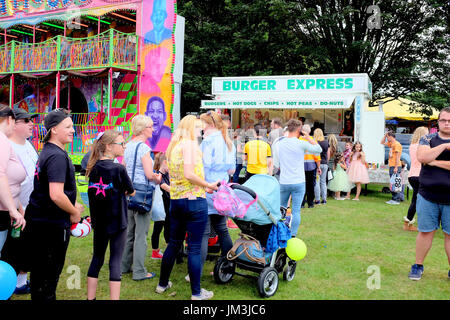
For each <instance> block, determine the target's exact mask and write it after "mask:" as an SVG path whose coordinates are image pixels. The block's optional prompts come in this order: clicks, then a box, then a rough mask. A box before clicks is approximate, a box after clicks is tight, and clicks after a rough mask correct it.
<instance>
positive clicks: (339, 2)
mask: <svg viewBox="0 0 450 320" xmlns="http://www.w3.org/2000/svg"><path fill="white" fill-rule="evenodd" d="M445 4H446V1H442V0H441V1H440V0H418V1H404V0H402V1H400V0H380V1H378V2H377V7H371V5H373V2H372V1H368V0H354V1H348V0H300V1H293V0H291V1H289V0H254V1H250V0H195V1H193V0H179V1H178V9H179V14H180V15H182V16H184V17H185V18H186V38H185V39H186V40H185V68H184V70H185V74H184V83H183V87H182V109H183V110H182V112H187V111H198V109H199V106H200V100H202V99H205V98H207V96H205V94H207V93H209V92H210V91H211V78H212V77H218V76H249V75H250V76H251V75H253V76H256V75H283V74H320V73H322V74H324V73H368V74H369V76H370V78H371V80H372V83H373V93H374V97H375V98H380V97H383V96H392V97H399V96H405V95H411V96H412V95H414V96H415V97H419V98H420V99H421V100H420V101H421V102H428V103H430V105H432V106H434V107H437V108H438V107H440V106H442V105H443V104H445V103H447V104H448V94H447V91H448V88H449V83H448V81H449V80H448V79H449V77H448V74H449V73H448V71H449V70H448V68H449V61H448V57H449V54H448V53H449V46H448V44H449V41H448V34H449V33H448V5H447V6H446V5H445ZM377 22H381V24H380V25H377Z"/></svg>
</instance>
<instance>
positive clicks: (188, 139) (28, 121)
mask: <svg viewBox="0 0 450 320" xmlns="http://www.w3.org/2000/svg"><path fill="white" fill-rule="evenodd" d="M449 116H450V109H449V108H445V109H444V110H442V111H441V114H440V116H439V128H440V131H439V133H436V134H433V135H428V132H427V130H426V128H418V129H417V130H416V132H415V133H414V136H413V140H412V144H411V148H410V153H411V159H412V168H411V170H410V173H409V181H410V184H411V186H413V189H414V193H413V199H412V202H411V205H410V208H409V210H408V215H407V216H406V217H405V218H404V222H405V227H404V229H405V230H414V228H413V226H412V224H413V222H414V215H415V212H416V211H417V213H418V221H419V226H418V227H419V228H418V229H419V235H418V238H417V247H416V263H415V264H414V265H413V266H412V268H411V272H410V275H409V278H410V279H413V280H419V279H420V278H421V274H422V272H423V261H424V259H425V257H426V254H427V252H428V250H429V248H430V247H431V242H432V239H433V235H434V232H435V230H436V229H437V228H439V225H440V224H442V226H443V229H444V232H445V248H446V252H447V256H448V257H449V262H450V235H449V232H450V231H449V230H450V227H449V221H450V218H449V213H450V211H449V210H448V207H449V205H450V201H449V198H448V197H449V194H450V189H449V188H450V186H449V185H448V181H450V179H448V178H450V176H448V175H449V172H450V168H449V165H448V161H449V160H450V158H449V152H450V147H449V145H450V142H449V141H450V129H449V128H450V120H449V119H448V117H449ZM32 118H33V116H32V115H30V114H28V113H26V112H25V111H23V110H18V111H13V110H11V109H10V108H8V107H6V106H0V146H1V147H2V150H3V151H4V152H3V153H1V154H0V188H1V189H2V192H1V193H0V258H2V259H5V260H7V261H10V262H11V264H12V265H13V267H14V269H15V270H16V272H17V273H18V280H17V288H16V294H22V293H31V299H32V300H55V299H56V287H57V285H58V281H59V277H60V274H61V272H62V268H63V266H64V262H65V257H66V252H67V248H68V245H69V241H70V226H71V225H72V224H74V223H78V222H80V220H81V214H82V213H83V210H84V206H83V205H81V204H79V203H77V201H76V196H77V188H76V181H75V169H74V166H73V164H72V162H71V160H70V158H69V156H68V154H67V152H66V151H65V146H66V145H67V144H69V143H71V142H72V141H73V134H74V129H73V122H72V120H71V118H70V115H69V114H68V112H66V111H65V110H63V109H57V110H54V111H52V112H50V113H49V114H48V115H47V116H46V117H45V119H44V126H45V128H46V130H47V134H46V136H45V137H44V147H43V149H42V151H41V152H40V154H38V153H37V151H36V150H35V149H34V147H33V146H32V145H31V144H30V143H29V142H28V141H27V139H28V138H29V137H30V136H31V134H32V125H33V123H32ZM131 126H132V131H133V134H134V135H133V137H132V139H131V140H130V141H129V142H128V143H125V140H124V137H123V136H122V134H121V133H120V132H118V131H114V130H107V131H105V132H104V133H101V134H99V135H98V136H97V138H96V140H95V141H94V143H93V145H92V150H91V153H90V156H89V160H88V161H87V164H86V176H87V177H88V179H89V188H88V197H89V205H90V215H91V219H92V227H93V230H94V236H93V256H92V260H91V263H90V266H89V270H88V273H87V299H88V300H95V299H96V291H97V286H98V275H99V272H100V270H101V268H102V266H103V264H104V259H105V254H106V249H107V247H108V245H109V247H110V261H109V271H110V276H109V287H110V298H111V299H112V300H117V299H119V298H120V287H121V279H122V274H123V273H132V279H133V280H135V281H142V280H149V279H153V278H155V277H156V272H149V271H148V270H147V269H146V268H145V259H146V255H147V236H148V232H149V228H150V224H151V220H152V219H153V220H154V229H153V235H152V249H153V250H152V256H151V257H152V258H153V259H160V260H161V267H160V273H159V274H160V277H159V279H158V284H157V286H156V290H155V291H156V293H159V294H160V293H163V292H165V291H166V290H168V289H169V288H171V287H172V286H173V285H174V284H173V283H172V282H171V281H170V275H171V273H172V270H173V266H174V264H175V262H176V261H178V260H179V258H180V253H181V252H182V246H183V243H184V241H185V240H186V241H187V245H188V258H187V263H188V275H187V276H186V280H187V281H189V282H190V286H191V299H192V300H206V299H210V298H212V297H213V296H214V293H213V292H212V291H210V290H207V289H205V288H203V287H202V286H201V276H202V272H203V266H204V263H205V260H206V255H207V250H208V237H209V231H210V227H213V228H214V230H215V231H216V233H217V234H218V239H219V243H220V247H221V254H222V255H225V254H226V253H227V252H228V251H229V249H230V248H231V247H232V245H233V243H232V241H231V237H230V234H229V232H228V227H227V218H226V217H224V216H221V215H219V214H218V213H217V211H216V210H215V208H214V206H213V201H212V194H213V192H214V191H215V190H217V189H218V184H219V183H220V182H225V183H228V182H230V181H231V180H233V181H236V177H237V179H239V173H240V170H241V169H242V168H243V167H246V175H245V179H250V178H251V176H252V175H254V174H268V175H274V176H275V177H277V179H278V180H279V183H280V201H281V204H282V205H283V206H285V207H290V209H291V210H290V212H291V215H292V222H291V233H292V236H293V237H295V236H296V235H297V232H298V228H299V226H300V222H301V208H302V207H303V206H304V204H308V207H309V208H313V207H314V205H325V204H326V203H327V194H328V191H332V192H335V199H336V200H345V199H348V198H349V196H350V191H351V189H352V188H353V187H354V186H356V195H355V197H354V198H353V199H352V200H355V201H359V200H360V199H359V196H360V193H361V185H362V184H366V183H368V182H369V176H368V171H367V163H366V160H365V154H364V151H363V146H362V144H361V143H359V142H356V143H355V144H352V143H347V144H346V147H345V150H344V151H343V152H341V150H339V148H338V144H337V140H336V137H335V136H334V135H328V138H327V139H325V137H324V135H323V131H322V130H321V129H320V128H317V129H315V130H314V132H313V136H311V135H310V134H311V129H310V127H309V126H308V125H303V124H302V122H301V121H300V120H297V119H290V120H289V121H288V122H287V124H286V125H285V127H284V128H283V127H282V125H281V122H280V120H279V119H274V120H273V121H272V129H273V131H272V133H271V134H269V136H268V137H267V135H266V129H265V128H263V126H262V125H260V124H256V125H255V126H254V128H253V129H251V130H247V132H246V138H244V139H243V141H238V142H237V143H236V144H234V143H233V141H232V140H231V139H230V137H229V135H228V129H229V127H230V123H229V119H227V118H226V117H223V116H221V115H220V114H218V113H216V112H214V111H208V112H207V113H204V114H202V115H201V116H200V117H195V116H192V115H188V116H186V117H184V118H183V119H182V120H181V121H180V123H179V126H178V127H177V129H176V130H175V132H174V133H173V136H172V139H171V141H170V144H169V146H168V148H167V150H166V152H165V153H157V154H156V155H153V154H152V150H151V148H150V147H149V146H148V144H147V143H146V141H147V140H148V139H149V138H151V137H152V134H153V121H152V119H151V118H150V117H147V116H145V115H138V116H135V117H134V118H133V120H132V122H131ZM249 133H250V134H249ZM386 139H387V140H388V142H385V140H386ZM199 140H202V142H201V144H200V143H199ZM382 143H383V144H386V145H388V146H389V147H390V148H391V152H390V157H389V164H390V171H391V174H395V173H399V172H400V171H401V163H400V157H399V154H401V146H400V147H398V142H396V141H395V135H393V134H392V133H388V134H386V135H385V137H384V138H383V140H382ZM119 157H123V163H122V164H120V163H118V161H117V158H119ZM152 157H154V159H153V158H152ZM239 158H240V159H241V162H240V163H239V161H238V160H239ZM299 159H302V161H299ZM236 171H239V172H237V176H236ZM138 184H140V185H147V187H148V186H150V189H152V188H153V189H155V190H159V192H153V199H152V203H153V208H152V209H151V210H148V211H146V212H142V211H137V210H134V209H133V210H132V209H129V207H128V197H132V196H134V195H135V194H136V186H137V185H138ZM342 193H346V196H345V197H341V194H342ZM392 197H393V198H392V200H391V201H393V202H396V201H398V200H397V199H398V198H397V197H398V195H397V194H394V193H393V194H392ZM156 203H158V210H160V211H162V214H158V217H159V218H157V219H156V218H155V215H156V213H155V212H156ZM152 216H153V217H152ZM11 229H20V230H21V231H22V236H21V237H20V238H19V239H20V240H18V239H11V236H10V234H11V233H10V231H11ZM162 229H164V238H165V241H166V243H167V248H166V249H165V251H164V252H162V251H161V250H160V246H159V237H160V234H161V232H162ZM186 235H187V237H186ZM12 252H13V253H14V254H11V253H12ZM28 273H30V281H28V278H27V277H28ZM449 276H450V274H449Z"/></svg>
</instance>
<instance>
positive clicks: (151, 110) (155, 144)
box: [145, 96, 171, 151]
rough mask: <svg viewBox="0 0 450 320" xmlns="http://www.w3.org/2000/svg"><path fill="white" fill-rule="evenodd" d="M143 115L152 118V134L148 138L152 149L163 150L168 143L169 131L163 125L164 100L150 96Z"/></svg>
mask: <svg viewBox="0 0 450 320" xmlns="http://www.w3.org/2000/svg"><path fill="white" fill-rule="evenodd" d="M145 115H146V116H149V117H150V118H152V120H153V136H152V137H151V138H150V139H149V143H150V148H152V150H156V151H160V150H165V149H166V148H167V145H168V144H169V141H170V137H171V131H170V128H169V127H168V126H165V125H164V121H165V120H166V118H167V114H166V111H165V108H164V101H163V100H162V99H161V98H160V97H156V96H155V97H151V98H150V99H149V100H148V103H147V110H146V111H145Z"/></svg>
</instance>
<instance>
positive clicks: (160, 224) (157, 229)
mask: <svg viewBox="0 0 450 320" xmlns="http://www.w3.org/2000/svg"><path fill="white" fill-rule="evenodd" d="M164 224H165V221H164V220H163V221H155V222H154V223H153V233H152V249H158V248H159V235H160V234H161V231H162V230H163V228H164ZM166 242H167V243H168V241H166Z"/></svg>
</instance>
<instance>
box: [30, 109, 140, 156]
mask: <svg viewBox="0 0 450 320" xmlns="http://www.w3.org/2000/svg"><path fill="white" fill-rule="evenodd" d="M46 115H47V113H40V114H39V116H38V117H36V118H35V119H34V122H35V124H34V127H33V137H32V140H31V143H32V144H33V145H34V147H35V148H36V150H38V151H41V150H42V147H43V146H44V143H43V142H42V140H43V139H44V137H45V135H46V134H47V130H46V129H45V127H44V118H45V116H46ZM71 117H72V121H73V127H74V130H75V133H74V137H73V142H72V143H70V144H68V145H66V151H67V153H68V154H70V155H73V154H85V153H87V152H88V151H89V148H90V145H91V143H92V141H93V139H95V137H96V136H97V134H98V133H99V132H104V131H106V130H117V131H120V132H122V134H123V137H124V139H125V140H127V139H128V138H129V137H130V136H131V127H130V123H129V122H123V123H122V124H121V125H104V124H103V120H102V119H104V117H102V114H101V113H100V112H97V113H73V114H71Z"/></svg>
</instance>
